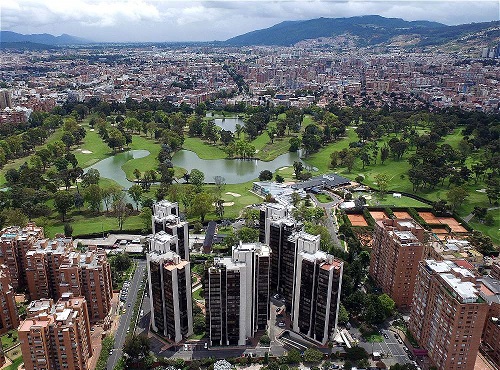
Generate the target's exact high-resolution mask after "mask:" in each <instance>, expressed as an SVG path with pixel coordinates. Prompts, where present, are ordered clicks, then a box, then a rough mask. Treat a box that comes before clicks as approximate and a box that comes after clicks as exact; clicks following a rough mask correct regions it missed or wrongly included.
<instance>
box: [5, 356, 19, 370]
mask: <svg viewBox="0 0 500 370" xmlns="http://www.w3.org/2000/svg"><path fill="white" fill-rule="evenodd" d="M22 363H23V357H22V356H19V357H17V358H16V359H15V360H14V361H12V364H10V365H9V366H7V367H6V368H5V370H17V369H18V367H19V365H21V364H22Z"/></svg>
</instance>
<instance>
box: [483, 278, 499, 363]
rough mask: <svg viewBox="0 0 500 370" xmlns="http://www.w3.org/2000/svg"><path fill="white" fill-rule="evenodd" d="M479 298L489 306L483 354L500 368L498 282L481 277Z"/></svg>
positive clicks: (484, 330)
mask: <svg viewBox="0 0 500 370" xmlns="http://www.w3.org/2000/svg"><path fill="white" fill-rule="evenodd" d="M479 281H480V282H481V293H480V294H481V297H483V298H484V300H486V302H488V304H489V310H488V315H487V316H486V322H485V324H484V329H483V337H482V344H481V345H482V349H483V353H485V354H487V355H488V357H489V358H490V359H491V360H492V361H493V362H494V363H495V364H496V365H497V366H498V367H499V368H500V280H498V279H495V278H493V275H492V274H491V273H490V276H486V277H481V279H480V280H479Z"/></svg>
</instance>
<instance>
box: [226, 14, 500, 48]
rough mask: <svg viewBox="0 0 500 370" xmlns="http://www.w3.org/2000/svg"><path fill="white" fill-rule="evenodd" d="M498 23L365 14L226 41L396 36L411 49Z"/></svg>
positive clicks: (360, 40)
mask: <svg viewBox="0 0 500 370" xmlns="http://www.w3.org/2000/svg"><path fill="white" fill-rule="evenodd" d="M499 24H500V22H484V23H471V24H463V25H458V26H447V25H445V24H442V23H437V22H429V21H412V22H409V21H405V20H403V19H400V18H385V17H381V16H378V15H367V16H359V17H349V18H317V19H310V20H305V21H286V22H282V23H279V24H277V25H274V26H272V27H269V28H266V29H262V30H257V31H252V32H248V33H245V34H243V35H240V36H236V37H233V38H230V39H228V40H226V44H229V45H233V46H249V45H278V46H291V45H294V44H296V43H298V42H300V41H303V40H308V39H318V38H322V37H336V36H341V35H350V36H353V37H354V38H356V41H357V44H358V45H359V46H368V45H377V44H388V43H391V42H392V41H393V40H394V39H395V38H397V37H407V38H413V40H414V41H413V44H414V45H415V46H429V45H438V44H444V43H446V42H449V41H452V40H454V39H458V38H460V37H462V36H464V35H468V34H471V33H476V32H481V31H483V30H487V29H489V28H496V33H495V35H497V36H500V28H499Z"/></svg>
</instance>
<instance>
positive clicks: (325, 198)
mask: <svg viewBox="0 0 500 370" xmlns="http://www.w3.org/2000/svg"><path fill="white" fill-rule="evenodd" d="M315 197H316V199H317V200H318V202H320V203H329V202H331V201H332V198H331V197H330V196H329V195H327V194H316V195H315Z"/></svg>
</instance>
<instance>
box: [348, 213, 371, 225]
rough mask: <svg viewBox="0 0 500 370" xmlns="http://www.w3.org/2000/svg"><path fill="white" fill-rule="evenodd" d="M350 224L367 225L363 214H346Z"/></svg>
mask: <svg viewBox="0 0 500 370" xmlns="http://www.w3.org/2000/svg"><path fill="white" fill-rule="evenodd" d="M347 217H348V218H349V221H351V225H352V226H368V223H367V222H366V220H365V218H364V217H363V215H347Z"/></svg>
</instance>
